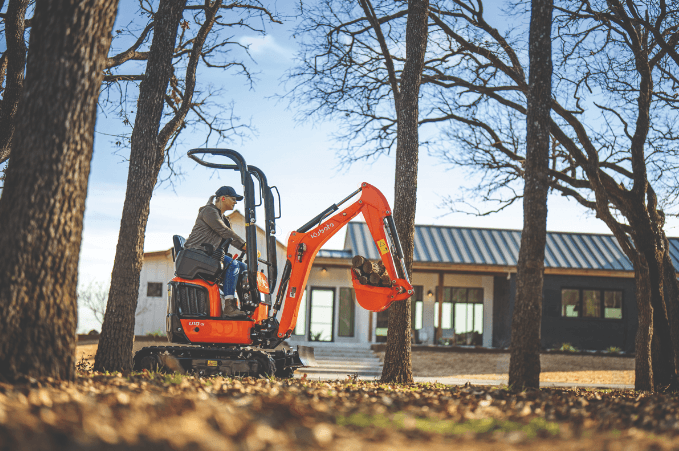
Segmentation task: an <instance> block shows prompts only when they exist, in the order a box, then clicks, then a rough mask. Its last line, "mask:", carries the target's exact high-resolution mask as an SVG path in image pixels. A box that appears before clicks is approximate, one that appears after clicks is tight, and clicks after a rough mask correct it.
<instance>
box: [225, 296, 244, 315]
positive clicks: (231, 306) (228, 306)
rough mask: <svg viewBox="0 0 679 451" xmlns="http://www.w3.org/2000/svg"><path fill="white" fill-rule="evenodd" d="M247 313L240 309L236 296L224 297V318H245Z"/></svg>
mask: <svg viewBox="0 0 679 451" xmlns="http://www.w3.org/2000/svg"><path fill="white" fill-rule="evenodd" d="M246 316H247V315H246V314H245V312H242V311H240V310H239V309H238V303H237V301H236V298H235V297H233V296H228V297H226V298H224V308H223V309H222V318H244V317H246Z"/></svg>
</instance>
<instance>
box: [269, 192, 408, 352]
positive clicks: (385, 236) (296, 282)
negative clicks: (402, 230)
mask: <svg viewBox="0 0 679 451" xmlns="http://www.w3.org/2000/svg"><path fill="white" fill-rule="evenodd" d="M358 193H360V194H361V196H360V198H359V199H358V200H357V201H356V202H354V203H353V204H351V205H349V206H348V207H346V208H345V209H344V210H342V211H340V212H338V213H336V212H337V211H338V210H339V206H340V205H342V204H344V203H346V202H347V201H348V200H350V199H351V198H353V197H354V196H355V195H357V194H358ZM359 213H363V217H364V218H365V221H366V223H367V225H368V228H369V230H370V233H371V234H372V238H373V241H374V242H375V246H376V247H377V249H378V253H379V255H380V258H381V259H382V263H383V264H384V266H385V269H386V271H387V274H388V275H389V277H390V278H391V282H392V286H391V287H375V286H370V285H362V284H361V283H360V282H359V280H358V278H357V277H356V274H355V273H354V272H353V271H352V283H353V286H354V290H355V293H356V300H357V302H358V303H359V305H361V307H363V308H365V309H367V310H371V311H373V312H380V311H382V310H385V309H387V308H388V307H389V305H390V304H391V303H392V302H394V301H402V300H405V299H408V298H409V297H410V296H411V295H412V293H413V287H412V285H411V284H410V280H409V278H408V273H407V271H406V269H405V263H404V260H403V251H402V249H401V242H400V241H399V239H398V234H397V232H396V226H395V225H394V220H393V218H392V214H391V209H390V208H389V203H388V202H387V199H386V198H385V197H384V195H383V194H382V193H381V192H380V190H378V189H377V188H375V187H374V186H372V185H370V184H368V183H363V184H361V188H359V189H358V190H357V191H355V192H354V193H352V194H351V195H349V196H348V197H346V198H345V199H343V200H342V201H341V202H339V203H337V204H334V205H332V206H331V207H329V208H328V209H326V210H325V211H324V212H322V213H321V214H319V215H318V216H316V217H315V218H314V219H312V220H311V221H309V222H308V223H307V224H305V225H304V226H302V227H300V228H299V229H298V230H297V231H295V232H293V233H292V234H291V235H290V239H289V240H288V247H287V261H286V264H285V269H284V270H283V276H282V281H281V285H280V286H279V288H278V294H277V296H276V303H275V304H274V307H273V312H272V313H273V315H272V316H273V317H274V318H275V317H277V314H278V311H279V310H280V308H281V305H282V306H283V310H282V315H281V320H280V325H279V327H278V338H279V339H284V338H287V337H289V336H290V335H291V334H292V331H293V329H294V328H295V325H296V323H297V314H298V313H299V306H300V300H301V297H302V294H303V293H304V289H305V287H306V283H307V280H308V278H309V273H310V271H311V265H312V264H313V262H314V259H315V258H316V254H317V253H318V251H319V250H320V248H321V247H322V246H323V244H325V242H326V241H328V240H329V239H330V237H332V236H333V235H334V234H336V233H337V232H338V231H339V230H340V229H341V228H342V227H343V226H344V225H346V224H347V223H348V222H349V221H351V220H352V219H353V218H355V217H356V216H357V215H358V214H359ZM331 215H332V216H331ZM326 218H327V219H326ZM324 220H325V221H324Z"/></svg>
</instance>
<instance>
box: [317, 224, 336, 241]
mask: <svg viewBox="0 0 679 451" xmlns="http://www.w3.org/2000/svg"><path fill="white" fill-rule="evenodd" d="M333 227H335V224H334V223H332V222H329V223H327V224H326V226H325V227H323V228H322V229H318V230H316V231H315V232H314V233H312V234H311V238H318V237H319V236H321V235H323V234H324V233H325V232H327V231H328V230H330V229H332V228H333Z"/></svg>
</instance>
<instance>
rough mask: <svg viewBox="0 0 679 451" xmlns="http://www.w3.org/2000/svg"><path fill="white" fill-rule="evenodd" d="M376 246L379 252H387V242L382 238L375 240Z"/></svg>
mask: <svg viewBox="0 0 679 451" xmlns="http://www.w3.org/2000/svg"><path fill="white" fill-rule="evenodd" d="M377 247H378V248H380V254H386V253H387V252H389V248H388V247H387V243H386V242H385V241H384V240H379V241H378V242H377Z"/></svg>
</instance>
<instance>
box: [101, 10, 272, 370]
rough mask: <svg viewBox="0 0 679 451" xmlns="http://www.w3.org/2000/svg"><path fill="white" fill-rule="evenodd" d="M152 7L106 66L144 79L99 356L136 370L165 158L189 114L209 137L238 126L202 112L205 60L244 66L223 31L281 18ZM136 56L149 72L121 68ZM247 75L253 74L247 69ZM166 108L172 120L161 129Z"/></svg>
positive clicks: (115, 75) (119, 77)
mask: <svg viewBox="0 0 679 451" xmlns="http://www.w3.org/2000/svg"><path fill="white" fill-rule="evenodd" d="M141 6H142V8H147V3H146V2H142V3H141ZM147 13H148V14H149V15H151V17H152V22H150V23H149V24H147V25H146V27H145V28H144V29H143V31H142V33H141V34H140V36H139V37H138V39H137V40H136V41H135V42H134V43H133V44H132V46H131V47H130V48H128V49H126V50H125V51H124V52H121V53H120V54H118V55H115V56H112V57H110V58H109V59H108V64H107V67H108V70H109V71H108V73H107V75H106V80H107V82H110V83H119V82H130V81H135V80H141V83H140V86H139V96H138V100H137V108H136V117H135V119H134V127H133V130H132V134H131V136H130V139H129V143H130V157H129V159H130V163H129V173H128V179H127V190H126V194H125V203H124V206H123V215H122V219H121V226H120V231H119V235H118V245H117V247H116V256H115V261H114V266H113V272H112V275H111V287H110V289H109V299H108V303H107V307H106V314H105V316H104V322H103V325H102V332H101V337H100V339H99V346H98V348H97V354H96V356H95V364H94V368H95V369H97V370H101V371H103V370H108V371H118V370H129V369H130V368H131V365H132V347H133V344H134V322H135V311H136V307H137V298H138V293H139V275H140V273H141V267H142V263H143V252H144V235H145V231H146V224H147V221H148V215H149V207H150V201H151V196H152V194H153V190H154V188H155V186H156V184H157V182H158V175H159V173H160V170H161V168H162V166H163V164H164V163H168V164H169V163H170V152H169V151H170V149H171V148H172V147H173V145H174V143H175V142H176V139H177V137H178V136H179V134H180V133H181V131H182V130H183V129H185V128H186V127H187V122H188V120H187V117H189V116H190V114H193V115H195V116H197V117H198V119H199V120H201V121H202V122H203V123H204V124H205V125H206V126H207V127H208V136H209V134H211V133H214V134H216V135H218V137H219V138H222V139H223V138H226V137H228V136H229V134H230V133H233V132H234V131H236V130H237V128H238V127H239V126H238V125H235V126H232V125H231V124H227V126H225V127H221V126H220V121H219V120H215V119H214V118H208V117H206V115H205V114H204V111H203V110H202V107H203V106H204V101H205V99H196V98H195V96H196V85H197V76H198V69H199V65H200V64H201V62H202V63H203V64H204V65H205V66H207V67H214V68H217V69H228V68H230V67H240V68H243V69H244V70H245V66H244V65H243V64H242V63H240V62H238V61H234V60H233V59H226V60H224V59H223V58H222V57H223V56H224V54H223V53H220V52H221V49H222V47H225V46H228V45H230V44H233V42H232V41H231V40H230V37H231V36H228V37H226V36H224V35H221V36H220V35H219V33H218V31H219V30H220V29H226V30H228V29H230V28H232V27H234V26H239V27H247V28H252V29H254V28H253V27H252V26H251V25H249V23H248V19H252V18H260V17H267V18H269V19H270V20H275V19H274V17H273V16H272V15H271V14H270V13H269V11H268V10H266V8H264V7H263V6H262V5H261V4H259V3H258V2H256V1H252V2H243V3H241V2H238V3H230V4H224V3H223V2H222V0H212V1H208V2H200V3H196V4H193V3H191V4H189V2H187V1H186V0H184V1H181V2H177V1H175V0H160V2H159V5H158V11H156V12H153V11H151V10H147ZM184 14H191V15H192V16H193V17H192V19H193V21H194V23H195V24H196V25H197V26H198V30H197V32H196V33H195V35H194V36H191V37H189V30H190V24H189V22H188V21H187V20H183V17H184ZM221 14H232V15H234V16H240V17H239V19H238V20H236V21H235V22H228V21H225V20H224V19H223V18H222V16H221ZM151 29H153V40H152V43H151V47H150V48H149V50H148V52H142V51H140V47H141V46H142V45H143V43H144V42H145V39H146V36H147V35H148V34H149V33H150V31H151ZM218 36H220V37H218ZM177 40H178V42H177ZM184 58H185V59H186V62H185V64H186V66H185V68H184V71H183V76H182V75H179V67H181V65H180V64H179V63H178V61H182V60H183V59H184ZM220 58H221V59H220ZM138 60H146V70H145V73H144V74H129V73H125V72H122V73H121V72H120V70H123V69H122V67H123V66H122V65H123V64H124V63H125V62H127V61H138ZM114 68H116V69H118V70H117V71H115V70H113V69H114ZM246 75H248V76H249V74H247V71H246ZM168 91H169V92H168ZM165 107H167V110H166V111H167V114H166V119H167V121H166V122H165V123H164V124H163V125H162V127H161V121H162V119H163V110H164V108H165ZM207 139H208V138H206V142H207Z"/></svg>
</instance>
